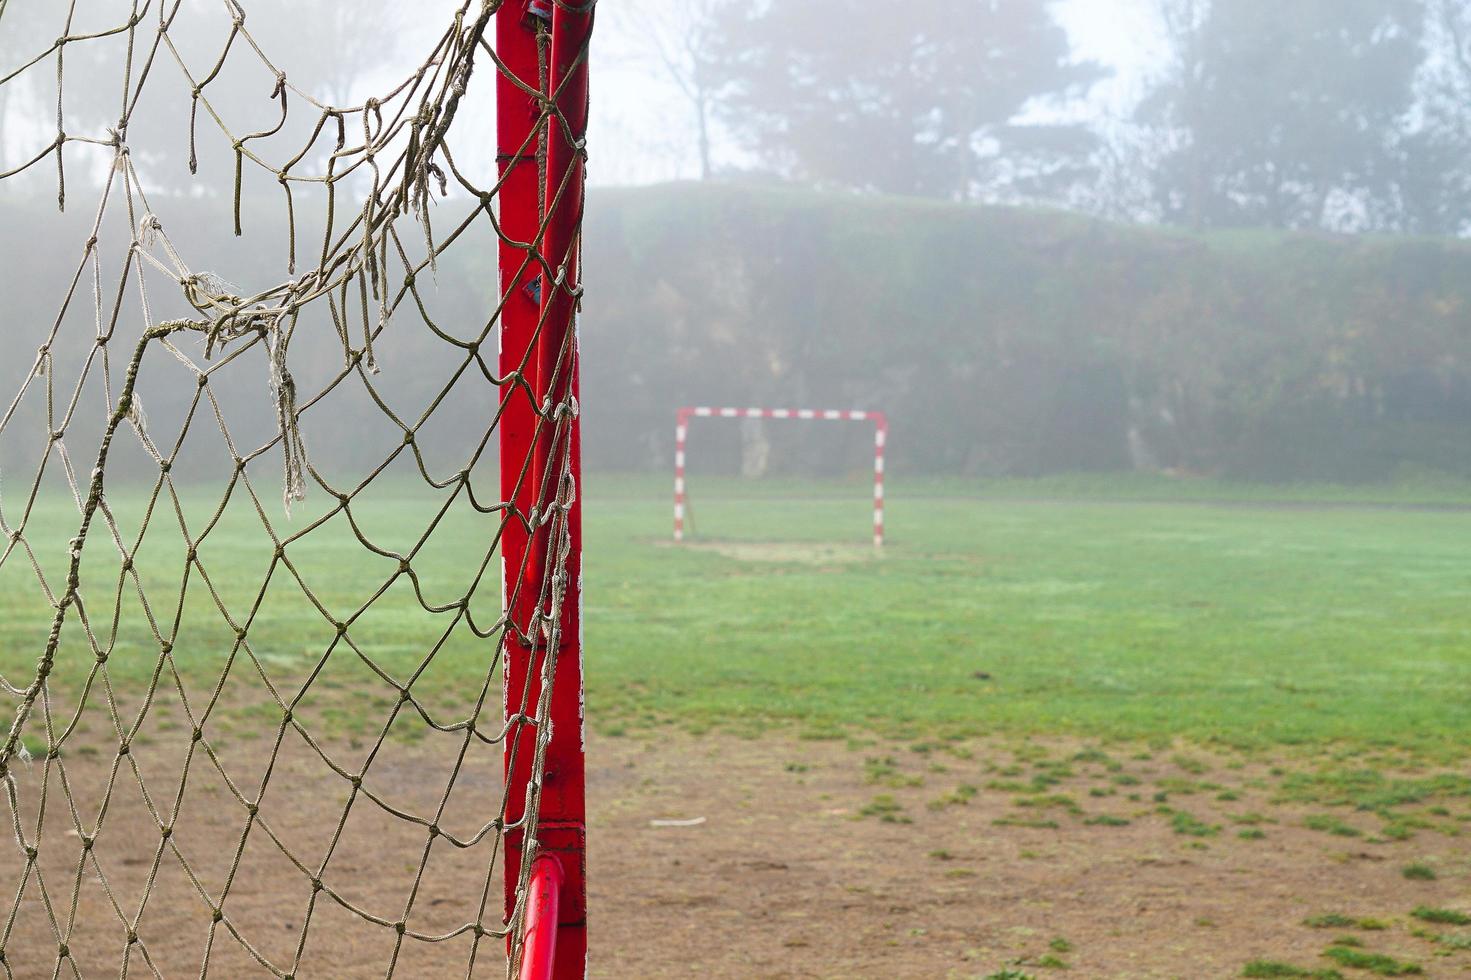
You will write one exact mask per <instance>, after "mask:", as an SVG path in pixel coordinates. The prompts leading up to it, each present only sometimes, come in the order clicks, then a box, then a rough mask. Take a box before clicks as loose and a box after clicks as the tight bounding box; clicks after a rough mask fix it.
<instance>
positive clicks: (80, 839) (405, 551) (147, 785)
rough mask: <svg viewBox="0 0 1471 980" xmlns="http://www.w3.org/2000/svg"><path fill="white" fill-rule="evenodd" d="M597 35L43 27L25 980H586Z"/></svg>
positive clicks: (19, 358)
mask: <svg viewBox="0 0 1471 980" xmlns="http://www.w3.org/2000/svg"><path fill="white" fill-rule="evenodd" d="M452 3H453V6H451V4H452ZM594 3H595V0H459V2H455V0H445V2H444V3H443V4H442V5H441V7H433V5H430V4H426V5H424V6H423V7H422V8H417V7H416V8H414V11H413V13H414V14H415V16H414V17H410V16H408V13H409V12H405V11H399V7H400V5H397V4H393V3H384V4H382V5H381V7H378V6H373V5H369V6H362V5H354V4H340V3H338V4H332V3H308V4H301V3H293V2H289V0H129V2H107V3H78V2H75V0H72V2H70V3H68V2H60V3H52V2H33V3H25V2H19V0H11V2H8V3H7V2H6V0H0V255H4V256H5V262H4V264H3V266H4V267H3V268H0V296H4V297H5V304H4V310H3V312H0V385H4V387H5V388H6V389H8V390H6V391H5V400H4V401H3V402H0V697H3V698H4V699H6V700H7V701H8V707H9V709H10V710H9V717H8V719H7V721H6V722H5V725H6V731H5V734H4V736H3V742H0V794H3V802H0V809H3V810H4V819H5V822H6V824H7V825H8V827H9V829H10V831H11V833H10V834H9V835H8V836H9V837H10V838H11V843H10V844H8V845H5V844H0V881H3V883H4V885H5V887H4V889H3V896H0V970H3V973H4V975H5V976H11V977H26V976H51V977H59V976H65V977H82V976H106V975H122V976H154V977H161V976H181V975H193V976H200V977H206V976H217V977H231V978H234V977H253V976H260V977H275V978H281V980H298V978H309V977H323V978H329V977H330V978H341V977H358V976H379V977H381V976H402V977H406V978H407V977H441V976H443V977H448V976H466V977H468V976H490V975H502V974H503V975H505V976H507V977H523V978H527V980H531V978H537V980H541V978H553V977H555V978H572V977H577V978H581V977H583V976H584V975H585V973H586V915H587V908H586V886H585V862H584V853H585V841H586V833H585V821H584V797H583V772H584V761H583V719H582V666H581V652H582V651H581V646H580V643H581V625H580V615H581V601H582V596H581V547H582V544H581V506H580V497H579V491H580V477H581V472H580V463H579V452H580V425H579V408H578V375H579V370H578V342H577V317H578V311H579V309H580V304H581V302H582V292H581V286H580V280H579V255H580V248H581V224H582V215H583V203H584V197H583V179H584V162H585V139H584V135H585V132H586V126H587V111H588V110H587V107H588V101H587V93H588V58H587V55H588V46H589V41H590V38H591V34H592V27H593V7H594ZM431 8H432V9H442V10H443V22H442V23H441V24H438V25H430V26H431V27H433V28H434V29H433V30H428V31H424V32H423V34H422V38H423V40H422V41H420V40H416V39H417V38H419V37H420V33H419V31H420V28H422V27H423V26H424V24H423V18H424V17H425V16H428V15H427V14H425V13H424V11H427V10H430V9H431ZM380 10H381V11H382V12H383V16H388V15H389V14H391V13H394V12H395V11H398V13H396V14H395V16H400V17H401V18H402V19H401V20H400V21H399V22H397V23H396V25H395V26H393V27H391V28H386V27H384V26H383V25H379V24H376V23H374V20H375V17H376V15H375V13H374V11H380ZM436 16H438V15H436ZM395 65H403V66H404V67H403V68H401V69H400V68H395V67H394V66H395ZM492 145H494V146H495V147H496V149H495V151H494V152H491V151H490V149H489V148H490V147H491V146H492Z"/></svg>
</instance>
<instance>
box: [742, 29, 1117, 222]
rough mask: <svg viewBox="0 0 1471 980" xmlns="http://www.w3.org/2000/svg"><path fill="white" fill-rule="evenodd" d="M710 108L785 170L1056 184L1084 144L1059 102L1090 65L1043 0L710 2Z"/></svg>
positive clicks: (967, 186) (926, 181) (848, 177)
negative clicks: (713, 43)
mask: <svg viewBox="0 0 1471 980" xmlns="http://www.w3.org/2000/svg"><path fill="white" fill-rule="evenodd" d="M717 25H718V39H719V41H718V44H719V48H718V65H717V69H718V71H717V79H718V81H719V82H720V84H721V85H722V86H724V89H723V91H722V96H721V99H720V102H719V105H718V109H719V112H720V115H721V118H722V119H723V120H724V121H725V122H726V123H727V124H728V125H729V126H730V128H731V130H732V131H733V132H735V133H737V134H738V135H740V136H741V137H743V138H744V139H745V140H746V141H747V143H748V144H749V145H750V147H751V148H752V149H753V150H754V151H756V153H758V154H759V155H760V156H761V157H762V158H763V159H766V160H769V161H771V162H772V165H773V167H774V169H776V170H777V171H778V172H780V173H781V174H782V175H784V176H788V177H794V178H798V179H803V180H808V181H812V182H814V183H817V184H820V185H826V186H832V187H842V188H855V189H861V190H873V191H881V192H886V193H892V194H909V195H919V196H925V197H936V198H946V199H952V200H968V199H974V198H977V197H979V196H982V195H983V194H990V195H992V196H996V195H1001V194H1008V195H1011V196H1037V195H1050V194H1056V193H1057V192H1058V189H1059V188H1062V187H1066V186H1067V185H1068V184H1070V183H1072V182H1073V181H1074V180H1076V179H1077V176H1078V174H1079V172H1080V170H1081V169H1082V168H1083V167H1084V166H1085V165H1086V161H1087V156H1088V151H1089V150H1090V149H1091V147H1092V145H1093V138H1092V135H1091V134H1090V133H1089V131H1088V130H1087V128H1086V127H1084V126H1083V125H1081V124H1078V123H1075V122H1070V121H1059V120H1058V118H1057V117H1058V115H1059V114H1058V113H1057V112H1056V109H1057V108H1058V107H1059V106H1060V105H1061V104H1062V103H1064V102H1066V100H1068V99H1069V98H1072V97H1075V96H1077V95H1079V94H1080V93H1081V92H1083V91H1084V90H1085V89H1086V88H1087V86H1089V85H1090V84H1091V83H1092V82H1094V81H1096V80H1097V79H1099V78H1100V77H1102V72H1101V71H1100V69H1099V68H1098V67H1097V66H1095V65H1092V64H1078V63H1075V62H1073V61H1072V60H1071V54H1070V48H1069V45H1068V38H1067V34H1066V32H1065V31H1064V30H1063V29H1062V27H1061V26H1059V25H1058V24H1057V22H1056V21H1055V20H1053V18H1052V16H1051V14H1050V12H1049V5H1048V4H1047V3H1046V2H1045V0H928V2H926V3H923V4H905V5H902V7H900V8H894V7H892V6H884V5H881V4H867V3H863V4H855V3H852V2H849V0H803V2H801V3H767V4H733V5H725V6H723V7H722V8H721V10H720V12H719V16H718V18H717Z"/></svg>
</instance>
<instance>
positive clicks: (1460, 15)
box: [1396, 0, 1471, 235]
mask: <svg viewBox="0 0 1471 980" xmlns="http://www.w3.org/2000/svg"><path fill="white" fill-rule="evenodd" d="M1428 6H1429V11H1428V19H1427V24H1426V35H1425V48H1426V57H1425V61H1424V63H1423V64H1422V66H1421V71H1420V76H1419V80H1418V86H1417V96H1416V107H1415V110H1414V112H1413V113H1411V117H1410V119H1409V120H1408V124H1407V126H1406V127H1405V130H1404V132H1403V133H1402V134H1401V137H1400V147H1399V148H1400V151H1401V157H1402V161H1401V168H1402V172H1401V174H1400V187H1399V195H1398V199H1397V201H1396V204H1397V206H1398V208H1399V217H1400V224H1401V227H1402V228H1403V229H1404V230H1406V231H1414V232H1418V233H1421V234H1441V235H1455V234H1460V233H1463V232H1464V231H1465V230H1466V229H1467V227H1468V218H1471V205H1468V201H1471V166H1468V161H1471V3H1468V2H1467V0H1428Z"/></svg>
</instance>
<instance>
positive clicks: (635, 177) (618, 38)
mask: <svg viewBox="0 0 1471 980" xmlns="http://www.w3.org/2000/svg"><path fill="white" fill-rule="evenodd" d="M646 2H648V0H646ZM659 2H670V3H678V2H680V0H659ZM619 3H620V0H602V5H601V6H600V8H599V16H600V17H601V18H602V20H601V22H600V23H599V25H598V29H599V32H600V33H599V35H598V37H597V39H596V42H595V44H596V48H595V51H594V72H595V74H594V82H593V85H594V89H593V98H594V100H595V101H594V106H593V119H592V124H591V132H590V133H589V148H590V151H589V152H590V155H591V159H590V165H589V179H590V180H591V181H592V182H594V183H601V184H642V183H650V182H654V181H660V180H675V179H680V178H689V177H694V176H696V175H697V174H698V160H697V158H696V155H695V145H694V138H693V134H692V132H691V127H692V121H691V118H690V112H689V109H688V108H687V106H686V105H685V103H684V102H683V101H682V100H681V99H680V96H679V93H678V90H677V89H676V88H675V87H674V86H673V85H672V84H670V82H669V80H668V78H667V77H666V76H665V75H664V74H663V70H662V68H660V67H659V66H658V64H657V63H655V62H653V61H652V60H651V59H649V58H647V57H641V56H640V55H641V53H642V52H641V51H640V48H641V45H640V44H639V41H638V39H637V37H635V36H633V35H632V34H631V33H630V32H629V30H628V28H627V26H626V24H625V22H624V21H623V19H622V18H621V17H619V10H618V4H619ZM1153 7H1154V0H1059V2H1058V3H1057V4H1056V8H1055V9H1056V11H1057V16H1058V19H1059V20H1060V21H1061V22H1062V23H1063V25H1064V26H1066V27H1067V29H1068V32H1069V34H1070V35H1071V36H1072V39H1073V43H1074V45H1075V46H1076V48H1077V50H1078V54H1079V56H1080V57H1082V58H1089V59H1092V60H1095V61H1098V62H1101V63H1102V64H1104V65H1106V66H1107V67H1108V68H1110V69H1112V70H1113V71H1114V77H1112V78H1111V79H1109V80H1108V81H1105V82H1102V83H1100V84H1099V85H1098V86H1097V88H1096V90H1095V92H1094V94H1093V100H1092V103H1093V107H1094V111H1101V112H1113V113H1115V114H1121V113H1122V112H1123V111H1125V110H1127V109H1128V108H1129V106H1130V105H1132V103H1133V102H1134V101H1135V100H1136V99H1137V98H1138V95H1139V94H1140V92H1141V88H1142V84H1143V82H1144V80H1145V79H1146V78H1147V77H1148V75H1149V71H1150V68H1151V66H1152V65H1153V64H1156V63H1157V62H1158V59H1159V58H1160V56H1161V53H1162V50H1163V40H1162V38H1161V36H1160V33H1159V26H1158V22H1157V20H1156V18H1155V16H1154V14H1153V13H1152V10H1153ZM724 155H725V157H726V159H729V158H730V156H731V153H730V150H729V148H726V149H725V151H724Z"/></svg>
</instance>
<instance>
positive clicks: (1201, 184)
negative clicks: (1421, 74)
mask: <svg viewBox="0 0 1471 980" xmlns="http://www.w3.org/2000/svg"><path fill="white" fill-rule="evenodd" d="M1166 8H1167V10H1170V11H1172V12H1173V13H1174V16H1173V17H1172V18H1169V19H1168V22H1169V23H1170V25H1171V27H1172V28H1173V33H1174V37H1173V39H1172V40H1173V48H1174V54H1175V58H1176V62H1175V66H1174V71H1173V72H1172V73H1171V75H1170V76H1169V78H1168V80H1167V81H1165V82H1164V83H1162V84H1160V85H1159V86H1158V87H1156V88H1155V89H1154V91H1153V92H1152V93H1151V95H1150V97H1149V98H1148V99H1147V100H1146V101H1145V104H1144V105H1143V107H1142V108H1141V115H1142V117H1143V118H1144V119H1145V120H1146V121H1152V122H1155V123H1156V124H1158V125H1160V126H1161V127H1162V128H1163V130H1164V132H1165V134H1166V135H1167V137H1168V138H1169V140H1170V145H1169V147H1168V149H1167V150H1166V152H1165V154H1164V157H1163V160H1162V161H1161V164H1160V168H1159V171H1158V173H1157V176H1156V181H1155V192H1156V195H1157V196H1158V198H1159V200H1160V203H1161V206H1162V207H1161V211H1162V213H1163V215H1164V216H1165V218H1166V220H1172V221H1176V222H1180V223H1184V224H1189V225H1192V226H1197V227H1200V226H1243V225H1254V226H1266V227H1276V228H1319V227H1364V226H1366V225H1367V226H1370V227H1375V226H1383V224H1384V223H1385V222H1384V220H1383V217H1382V216H1381V215H1380V214H1377V213H1375V212H1376V210H1378V209H1381V208H1383V207H1385V206H1387V205H1389V204H1390V203H1391V202H1393V201H1394V199H1395V194H1396V183H1395V179H1396V176H1397V173H1396V167H1395V166H1394V162H1393V156H1394V152H1395V142H1394V138H1393V136H1394V134H1395V133H1396V132H1397V131H1398V130H1399V128H1400V126H1401V121H1402V119H1403V118H1404V117H1406V116H1407V115H1408V113H1409V111H1410V109H1411V107H1412V105H1413V104H1414V102H1415V84H1414V83H1415V79H1416V73H1417V69H1418V68H1419V66H1420V64H1421V61H1422V59H1423V57H1424V52H1423V50H1422V45H1421V35H1422V28H1423V22H1424V16H1425V13H1424V8H1423V4H1422V3H1421V2H1418V0H1389V2H1386V0H1299V2H1294V3H1291V4H1286V5H1284V4H1282V3H1280V2H1277V0H1234V2H1231V3H1209V4H1206V3H1202V2H1201V0H1166Z"/></svg>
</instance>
